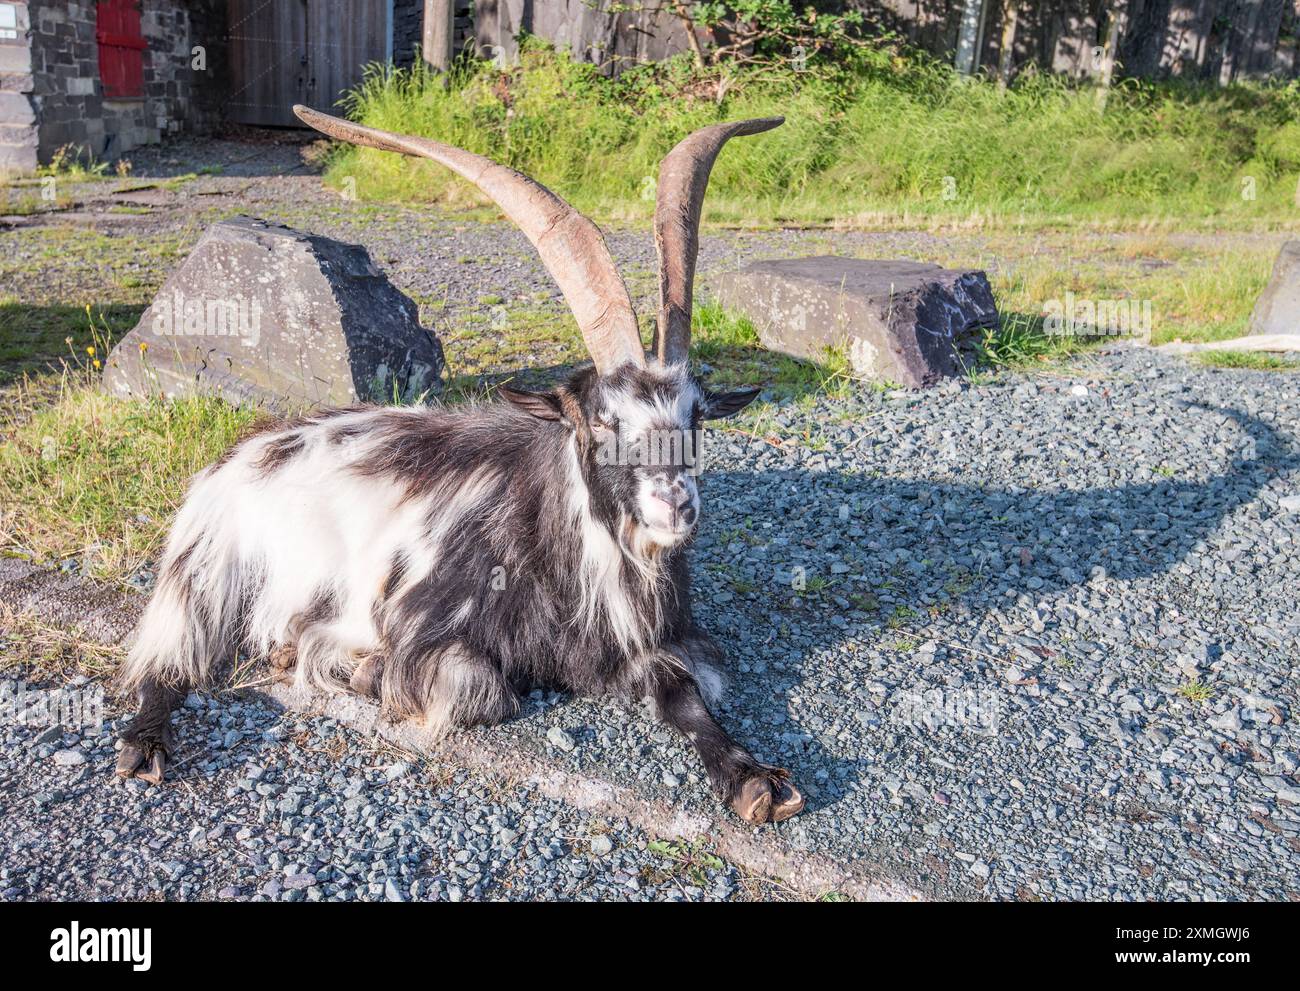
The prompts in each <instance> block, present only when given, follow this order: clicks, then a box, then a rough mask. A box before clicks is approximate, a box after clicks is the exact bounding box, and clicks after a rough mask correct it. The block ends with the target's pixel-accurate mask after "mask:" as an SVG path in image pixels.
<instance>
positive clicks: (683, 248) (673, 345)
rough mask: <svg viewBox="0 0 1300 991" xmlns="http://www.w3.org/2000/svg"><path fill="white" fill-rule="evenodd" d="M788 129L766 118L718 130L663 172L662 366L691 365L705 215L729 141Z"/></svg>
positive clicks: (658, 207) (659, 240) (658, 212)
mask: <svg viewBox="0 0 1300 991" xmlns="http://www.w3.org/2000/svg"><path fill="white" fill-rule="evenodd" d="M783 123H785V118H784V117H760V118H757V119H755V120H737V121H732V122H730V123H727V124H712V125H710V126H709V127H703V128H700V130H698V131H696V132H695V133H693V134H691V135H689V136H688V137H686V138H684V139H683V140H682V141H680V142H679V143H678V145H677V147H675V148H674V149H673V150H672V151H670V152H669V153H668V156H667V157H666V158H665V159H664V160H663V163H662V164H661V165H660V166H659V190H658V193H657V195H656V198H655V248H656V249H657V250H658V252H659V322H658V324H657V325H656V327H655V342H654V352H655V356H656V357H657V358H658V360H659V362H660V364H664V365H668V364H672V363H673V362H678V361H685V360H686V356H687V352H688V351H689V350H690V346H691V295H692V293H694V291H695V257H696V255H697V254H698V253H699V249H700V210H701V208H702V207H703V205H704V191H705V189H707V188H708V185H709V173H710V172H711V171H712V170H713V162H714V159H716V158H717V157H718V152H719V151H721V150H722V146H723V145H724V144H726V143H727V140H728V139H729V138H734V137H736V136H737V135H740V134H759V133H760V132H762V131H770V130H771V129H772V128H774V127H778V126H780V125H781V124H783Z"/></svg>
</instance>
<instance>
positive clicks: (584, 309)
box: [293, 106, 645, 375]
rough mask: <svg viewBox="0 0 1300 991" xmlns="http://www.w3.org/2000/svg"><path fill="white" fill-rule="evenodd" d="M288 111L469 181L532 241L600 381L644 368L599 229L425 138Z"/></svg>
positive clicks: (509, 177)
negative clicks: (629, 367)
mask: <svg viewBox="0 0 1300 991" xmlns="http://www.w3.org/2000/svg"><path fill="white" fill-rule="evenodd" d="M293 112H294V113H295V114H297V115H298V119H299V120H301V121H302V122H303V123H304V124H308V125H310V126H311V127H314V128H316V130H318V131H320V132H321V133H322V134H326V135H328V136H329V137H331V138H335V139H337V140H339V141H348V142H351V143H352V144H355V145H364V146H365V147H367V148H379V149H381V150H383V151H396V152H400V153H401V154H403V155H415V156H418V157H420V158H429V159H432V160H433V161H435V162H438V163H439V164H441V165H445V166H446V167H447V168H449V169H451V170H452V171H453V172H455V173H456V174H457V175H459V176H462V177H463V178H465V179H468V180H469V181H470V182H472V183H474V185H476V186H478V188H479V189H481V190H483V192H485V193H486V194H487V195H488V196H490V197H492V199H493V200H495V201H496V204H497V206H499V207H500V208H501V210H502V212H503V213H504V214H505V215H506V216H507V217H509V218H510V219H511V220H512V221H513V222H514V223H515V226H517V227H518V228H519V229H520V230H521V231H523V232H524V234H525V235H526V236H527V238H528V240H529V241H531V242H532V243H533V246H534V247H535V248H536V249H537V253H538V254H539V255H541V258H542V263H543V264H544V265H545V266H546V269H547V271H549V272H550V273H551V277H552V278H554V279H555V281H556V283H557V284H558V285H559V287H560V291H561V292H563V293H564V298H565V300H567V301H568V304H569V309H570V310H572V311H573V316H574V319H576V320H577V321H578V329H579V330H581V331H582V337H583V340H585V341H586V342H587V350H588V351H590V352H591V357H592V360H593V361H594V362H595V363H596V370H597V371H599V372H600V373H601V374H602V375H604V374H608V373H609V372H612V371H614V369H616V368H618V367H619V366H620V365H623V364H626V363H628V362H631V363H632V364H634V365H637V366H644V365H645V351H644V349H643V348H642V346H641V334H640V331H639V330H638V329H637V323H636V312H635V311H634V310H633V309H632V299H631V297H630V296H628V292H627V286H626V285H624V284H623V279H622V277H621V276H620V275H619V274H618V269H617V268H615V267H614V259H613V258H611V257H610V254H609V248H608V247H607V246H606V245H605V238H604V237H603V236H602V235H601V233H600V228H598V227H597V226H596V225H595V224H593V223H592V222H591V221H590V220H588V219H587V218H586V217H584V216H583V215H582V214H580V213H579V212H578V211H577V210H575V209H574V208H573V207H571V206H570V205H569V204H568V203H566V202H564V200H562V199H560V198H559V197H558V196H556V195H555V194H554V193H553V192H551V191H550V190H549V189H547V188H546V187H545V186H543V185H542V184H541V183H539V182H537V181H535V180H533V179H530V178H528V176H526V175H524V174H523V173H521V172H516V171H515V170H514V169H510V168H506V166H504V165H498V164H497V163H496V162H494V161H492V160H491V159H488V158H484V157H483V156H482V155H475V154H474V153H473V152H468V151H464V150H462V149H460V148H455V147H453V146H451V145H445V144H442V143H440V142H438V141H431V140H430V139H428V138H417V137H413V136H410V135H405V134H393V133H392V132H390V131H381V130H378V129H377V128H373V127H364V126H362V125H361V124H355V123H353V122H352V121H350V120H343V119H342V118H339V117H331V116H330V115H329V114H323V113H321V112H320V111H317V110H312V109H311V108H309V107H304V106H295V107H294V108H293Z"/></svg>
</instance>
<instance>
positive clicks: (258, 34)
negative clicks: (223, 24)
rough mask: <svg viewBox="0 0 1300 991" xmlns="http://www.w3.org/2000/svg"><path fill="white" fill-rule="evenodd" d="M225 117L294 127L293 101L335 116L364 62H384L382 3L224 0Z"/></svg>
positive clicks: (386, 31)
mask: <svg viewBox="0 0 1300 991" xmlns="http://www.w3.org/2000/svg"><path fill="white" fill-rule="evenodd" d="M227 10H228V18H229V21H228V23H229V44H230V70H231V71H230V90H231V92H230V97H229V100H228V102H227V104H226V110H227V115H228V116H229V118H230V119H231V120H233V121H235V122H237V123H241V124H258V125H263V126H289V127H296V126H301V125H300V124H299V122H298V118H296V117H295V116H294V115H293V105H294V104H295V103H305V104H307V105H308V106H309V107H314V108H315V109H317V110H324V111H327V112H331V113H337V107H336V106H335V104H336V103H337V101H338V100H339V98H340V97H342V96H343V94H344V93H345V92H346V91H347V90H349V89H351V88H353V87H354V86H356V85H357V84H359V83H360V82H361V78H362V70H363V69H364V67H365V66H366V64H367V63H369V62H384V61H387V60H388V59H389V58H390V55H391V52H390V40H389V37H390V32H391V25H390V24H389V2H388V0H276V2H275V3H268V2H267V0H229V6H228V8H227Z"/></svg>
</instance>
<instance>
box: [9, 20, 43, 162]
mask: <svg viewBox="0 0 1300 991" xmlns="http://www.w3.org/2000/svg"><path fill="white" fill-rule="evenodd" d="M0 17H2V18H3V20H0V170H4V171H19V172H28V171H31V170H32V169H34V168H36V165H37V157H36V151H37V146H38V145H39V143H40V135H39V133H38V132H37V127H36V109H35V107H33V106H32V90H33V89H34V88H35V81H34V80H33V79H32V52H31V45H30V44H29V42H28V37H27V36H28V28H29V26H30V23H31V21H30V16H29V12H28V9H27V4H26V3H0ZM9 20H12V21H13V22H14V23H13V27H8V26H6V25H7V23H8V21H9Z"/></svg>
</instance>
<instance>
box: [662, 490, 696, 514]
mask: <svg viewBox="0 0 1300 991" xmlns="http://www.w3.org/2000/svg"><path fill="white" fill-rule="evenodd" d="M655 498H656V499H658V500H659V501H660V502H662V503H663V504H664V505H666V506H667V507H668V508H669V509H671V510H672V511H673V512H674V513H676V512H678V511H679V510H680V509H681V508H682V507H683V506H685V505H686V504H687V503H688V502H690V501H691V494H690V493H689V492H687V491H686V489H685V488H684V487H683V486H680V485H674V486H673V487H672V488H671V489H658V490H657V491H656V492H655Z"/></svg>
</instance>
